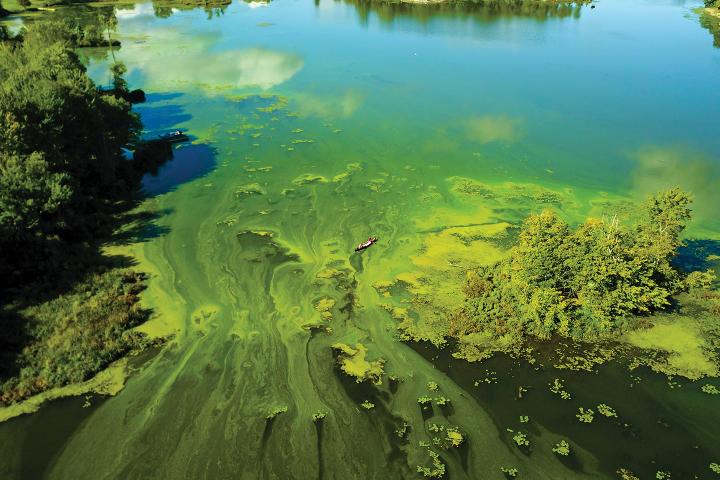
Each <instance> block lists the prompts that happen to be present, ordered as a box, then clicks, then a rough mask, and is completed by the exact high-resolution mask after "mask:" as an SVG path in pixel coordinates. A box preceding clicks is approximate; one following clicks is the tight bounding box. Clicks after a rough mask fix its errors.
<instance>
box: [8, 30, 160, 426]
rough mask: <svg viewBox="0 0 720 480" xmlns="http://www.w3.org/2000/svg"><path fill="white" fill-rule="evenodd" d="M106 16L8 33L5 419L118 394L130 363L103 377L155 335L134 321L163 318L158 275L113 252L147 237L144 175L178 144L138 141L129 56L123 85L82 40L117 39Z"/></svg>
mask: <svg viewBox="0 0 720 480" xmlns="http://www.w3.org/2000/svg"><path fill="white" fill-rule="evenodd" d="M95 18H96V20H95V21H96V22H97V23H95V24H87V25H84V26H82V27H80V26H79V25H73V24H71V22H67V21H51V20H40V21H35V22H33V23H32V24H31V25H30V26H29V27H28V28H23V29H22V30H21V31H20V32H19V33H18V34H17V35H14V36H13V35H8V34H7V32H5V33H6V34H5V35H4V36H3V39H2V42H1V43H0V130H1V131H3V132H4V133H3V135H2V138H0V256H1V258H0V291H1V292H2V293H1V295H2V298H3V303H2V305H0V318H1V320H2V322H3V325H4V329H5V331H4V335H3V336H2V338H1V339H0V356H1V358H2V362H1V363H0V386H1V389H0V405H2V406H4V407H6V408H5V409H3V410H0V411H3V412H4V413H0V418H2V419H7V418H9V417H12V416H14V415H16V414H19V413H25V412H27V411H32V410H35V409H37V408H38V406H39V404H40V403H42V401H43V400H45V399H50V398H54V397H57V396H62V395H64V394H79V393H83V392H84V391H88V390H93V389H95V390H99V391H102V392H107V393H112V392H114V391H117V389H118V388H120V387H121V386H122V382H123V380H124V375H123V372H124V368H122V365H118V366H116V368H115V369H114V370H112V371H109V372H108V373H107V374H106V375H105V376H104V377H98V378H95V379H93V380H92V381H91V380H90V379H91V378H93V376H94V375H95V374H97V373H98V372H101V371H102V370H104V369H105V368H107V367H108V366H109V365H111V364H112V363H113V362H114V361H115V360H117V359H120V358H122V357H124V356H126V355H128V354H132V353H135V352H138V351H140V350H142V349H144V348H145V347H147V346H148V345H149V344H152V343H154V342H156V340H151V339H148V338H146V337H144V336H143V335H140V334H138V333H134V332H133V331H132V329H133V327H136V326H138V325H140V324H142V323H143V322H144V321H145V320H146V319H147V318H148V316H149V314H150V312H149V311H147V310H145V309H143V308H142V307H141V306H140V304H139V294H140V292H141V291H142V290H143V289H144V288H145V275H144V274H142V273H140V272H137V271H134V270H133V269H132V268H131V266H132V264H133V260H132V259H131V258H130V257H128V256H126V255H106V254H104V253H103V249H104V248H106V247H107V246H109V245H123V244H125V243H127V242H129V241H132V239H134V238H137V237H138V236H140V235H142V229H143V227H144V225H145V224H146V223H147V221H148V220H149V218H148V217H147V215H144V214H138V213H135V212H133V208H134V206H135V205H136V203H137V201H138V200H139V199H140V198H141V196H140V191H139V188H140V179H141V178H142V175H143V174H144V173H145V172H146V171H148V170H149V169H151V168H154V167H156V166H157V164H158V163H159V162H162V161H164V160H166V159H168V158H169V157H170V156H171V155H172V150H171V149H170V146H169V145H163V144H162V143H158V142H151V143H143V142H141V141H140V140H139V133H140V131H141V128H142V126H141V123H140V119H139V117H138V116H137V114H135V113H134V112H133V111H132V108H131V105H130V103H129V102H128V101H127V100H126V98H127V97H128V96H129V92H128V91H127V84H126V83H125V81H124V79H123V78H122V74H123V73H124V66H122V65H121V64H116V65H114V66H113V70H112V73H113V76H114V82H113V87H112V88H111V89H106V90H101V89H99V88H98V86H97V85H95V84H94V83H93V82H92V80H90V78H89V77H88V76H87V74H86V71H85V67H84V66H83V65H82V63H81V62H80V60H79V59H78V56H77V55H76V53H75V48H77V47H79V46H84V45H86V44H88V39H90V40H93V39H94V40H98V39H102V41H99V42H97V41H93V42H90V43H93V44H94V43H100V44H107V45H109V46H112V45H113V42H112V40H110V39H109V31H108V34H107V35H108V36H107V37H103V36H102V34H101V33H99V32H100V31H101V30H104V29H103V25H102V24H101V22H103V17H95ZM104 21H105V22H108V23H109V24H111V23H112V19H111V18H109V17H105V19H104ZM87 32H91V33H90V35H89V36H88V35H85V34H86V33H87ZM90 37H92V38H90ZM48 126H49V127H48ZM125 147H131V148H133V149H134V150H135V155H134V158H133V159H132V160H127V159H126V158H125V157H124V155H123V151H122V149H123V148H125ZM119 231H121V232H122V233H117V232H119ZM70 385H74V387H73V388H68V386H70ZM39 394H40V396H38V397H36V398H35V399H34V400H33V401H31V402H30V403H28V404H26V405H24V406H22V405H18V402H22V401H24V400H26V399H28V398H30V397H32V396H35V395H39Z"/></svg>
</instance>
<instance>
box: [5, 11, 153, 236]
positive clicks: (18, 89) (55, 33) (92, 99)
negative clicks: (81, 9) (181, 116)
mask: <svg viewBox="0 0 720 480" xmlns="http://www.w3.org/2000/svg"><path fill="white" fill-rule="evenodd" d="M50 25H51V26H52V25H54V24H52V22H51V24H50ZM55 27H57V25H55ZM55 27H53V28H47V29H45V28H34V29H31V30H29V31H27V32H25V33H24V36H23V40H22V41H21V42H3V43H0V131H2V132H3V135H2V136H1V137H0V185H2V186H3V189H2V194H0V234H1V235H2V236H1V237H0V242H2V243H7V242H23V241H28V240H32V239H37V238H38V237H42V236H46V235H60V236H74V235H75V234H76V233H77V232H78V231H85V230H86V229H87V227H89V224H90V223H92V217H93V215H95V214H97V213H99V212H100V211H102V207H103V205H104V204H107V203H108V202H112V201H113V199H115V198H117V197H118V196H119V195H121V194H123V193H124V192H125V191H126V190H127V182H128V181H129V180H130V171H129V165H128V162H127V161H125V159H124V158H123V155H122V152H121V147H123V146H125V145H127V144H129V143H131V142H133V141H134V140H135V138H136V135H137V133H138V132H139V129H140V123H139V120H138V117H137V116H136V115H135V114H134V113H133V112H132V111H131V109H130V104H129V103H128V102H126V101H124V100H122V99H118V98H116V97H115V96H112V95H103V94H102V93H101V92H99V91H98V89H97V87H96V86H95V84H94V83H93V82H92V80H90V78H89V77H88V76H87V75H86V73H85V68H84V66H83V65H82V64H81V63H80V61H79V59H78V57H77V55H75V53H74V52H73V50H72V49H71V45H70V43H69V41H68V39H67V35H66V33H67V31H66V30H63V29H62V28H59V27H58V28H57V29H56V28H55Z"/></svg>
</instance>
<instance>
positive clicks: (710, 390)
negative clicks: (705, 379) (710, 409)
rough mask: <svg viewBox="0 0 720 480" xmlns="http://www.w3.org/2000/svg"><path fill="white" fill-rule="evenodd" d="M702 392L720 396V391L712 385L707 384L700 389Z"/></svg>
mask: <svg viewBox="0 0 720 480" xmlns="http://www.w3.org/2000/svg"><path fill="white" fill-rule="evenodd" d="M700 390H702V391H703V392H705V393H707V394H708V395H718V394H720V390H718V388H717V387H716V386H715V385H711V384H709V383H706V384H705V385H703V386H702V387H700Z"/></svg>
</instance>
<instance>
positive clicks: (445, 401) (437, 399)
mask: <svg viewBox="0 0 720 480" xmlns="http://www.w3.org/2000/svg"><path fill="white" fill-rule="evenodd" d="M435 404H436V405H439V406H443V405H449V404H450V399H449V398H447V397H435Z"/></svg>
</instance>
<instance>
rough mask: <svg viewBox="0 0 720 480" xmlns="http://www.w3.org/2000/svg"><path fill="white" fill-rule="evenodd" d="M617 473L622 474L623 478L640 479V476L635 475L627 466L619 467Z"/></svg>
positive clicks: (624, 479) (627, 479)
mask: <svg viewBox="0 0 720 480" xmlns="http://www.w3.org/2000/svg"><path fill="white" fill-rule="evenodd" d="M615 473H617V474H618V475H619V476H620V479H621V480H640V477H638V476H637V475H635V474H634V473H633V472H631V471H630V470H628V469H627V468H619V469H618V470H617V472H615Z"/></svg>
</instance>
